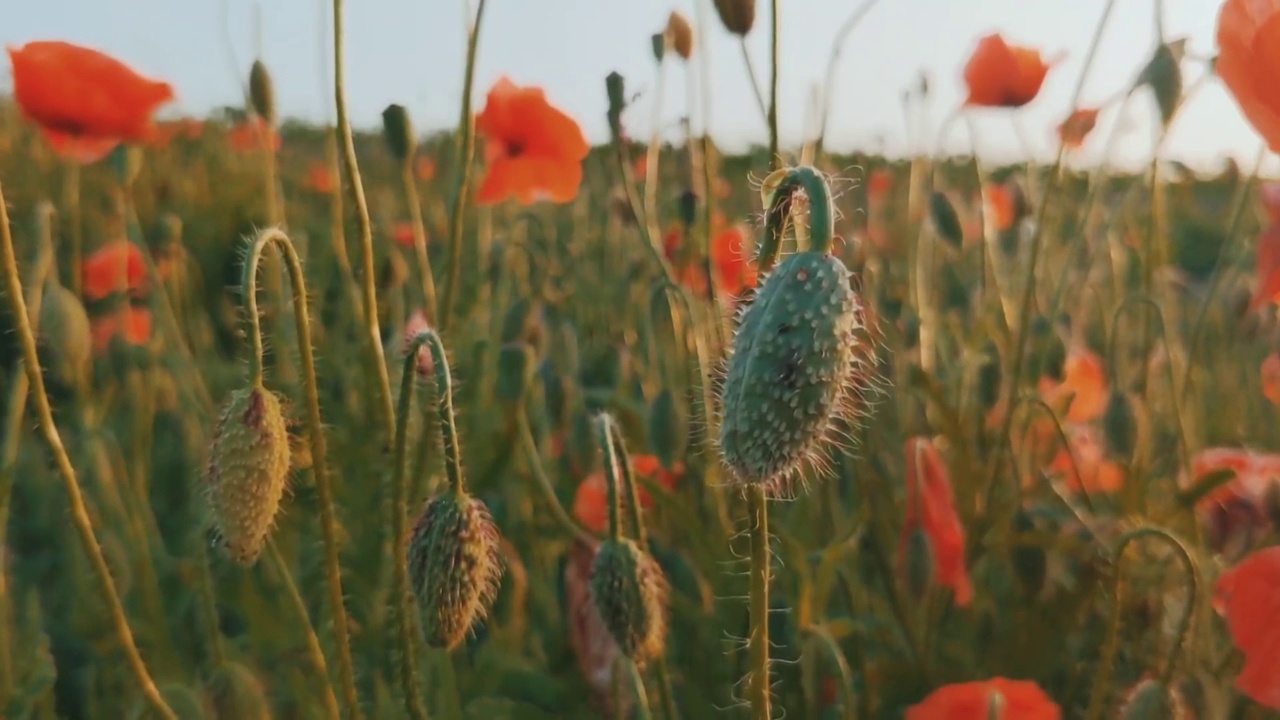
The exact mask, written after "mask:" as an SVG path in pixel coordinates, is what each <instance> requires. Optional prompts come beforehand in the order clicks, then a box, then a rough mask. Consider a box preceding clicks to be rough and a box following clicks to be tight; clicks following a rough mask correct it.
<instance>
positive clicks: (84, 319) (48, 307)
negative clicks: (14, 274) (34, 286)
mask: <svg viewBox="0 0 1280 720" xmlns="http://www.w3.org/2000/svg"><path fill="white" fill-rule="evenodd" d="M39 350H40V361H41V364H42V365H43V366H44V367H45V372H46V374H47V375H48V377H49V379H50V380H52V381H54V382H56V383H57V384H58V385H62V386H65V387H69V388H74V387H80V386H81V385H82V384H83V383H85V382H87V381H88V379H89V367H90V363H91V361H92V350H93V346H92V343H91V340H90V330H89V315H88V314H87V313H85V310H84V305H82V304H81V303H80V298H78V297H76V294H75V293H74V292H72V291H71V290H68V289H67V288H65V287H63V286H62V285H61V284H60V283H59V282H58V281H57V279H56V278H53V277H51V278H50V279H49V281H48V282H46V283H45V286H44V299H43V301H42V302H41V304H40V343H39Z"/></svg>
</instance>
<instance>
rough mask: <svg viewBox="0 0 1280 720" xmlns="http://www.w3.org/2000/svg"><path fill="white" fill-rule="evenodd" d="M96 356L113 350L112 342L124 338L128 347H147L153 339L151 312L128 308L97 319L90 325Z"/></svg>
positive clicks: (145, 309)
mask: <svg viewBox="0 0 1280 720" xmlns="http://www.w3.org/2000/svg"><path fill="white" fill-rule="evenodd" d="M89 333H90V338H91V339H92V342H93V352H94V354H95V355H102V354H103V353H106V352H107V350H108V349H110V348H111V341H112V340H114V339H115V338H117V337H119V338H122V339H123V340H124V342H125V344H127V345H133V346H139V345H146V344H147V341H148V340H150V339H151V311H150V310H148V309H147V308H136V307H133V306H128V307H124V308H121V309H120V310H118V311H113V312H110V313H107V314H106V315H102V316H100V317H96V318H94V319H93V320H92V322H91V323H90V325H89Z"/></svg>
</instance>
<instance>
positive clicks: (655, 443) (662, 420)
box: [649, 388, 688, 468]
mask: <svg viewBox="0 0 1280 720" xmlns="http://www.w3.org/2000/svg"><path fill="white" fill-rule="evenodd" d="M687 439H688V433H687V432H686V428H685V422H684V414H683V413H682V412H681V411H680V406H679V405H678V404H677V403H676V396H675V393H673V392H671V390H670V389H668V388H663V390H662V391H661V392H659V393H658V394H657V395H656V396H655V397H654V398H653V403H652V404H650V405H649V446H650V447H652V448H653V454H654V455H657V456H658V460H660V461H661V462H662V466H663V467H668V468H669V467H675V463H676V461H677V460H679V459H680V457H681V456H682V455H683V454H684V448H685V442H686V441H687Z"/></svg>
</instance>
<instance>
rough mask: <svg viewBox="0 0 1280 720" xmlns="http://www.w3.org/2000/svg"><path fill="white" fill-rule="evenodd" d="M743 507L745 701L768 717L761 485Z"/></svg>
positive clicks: (765, 527) (756, 715)
mask: <svg viewBox="0 0 1280 720" xmlns="http://www.w3.org/2000/svg"><path fill="white" fill-rule="evenodd" d="M746 493H747V507H748V513H749V514H750V519H751V528H750V534H751V593H750V615H751V636H750V637H749V638H748V639H747V652H748V655H749V660H748V662H749V663H750V670H749V671H748V672H749V673H750V674H749V675H748V679H747V683H748V684H747V700H748V701H749V702H750V703H751V718H752V720H769V717H770V707H769V705H770V699H769V688H770V683H769V574H770V570H771V568H770V562H771V558H770V556H769V506H768V504H767V500H766V498H765V492H764V486H763V485H760V484H758V483H757V484H752V485H748V486H747V489H746Z"/></svg>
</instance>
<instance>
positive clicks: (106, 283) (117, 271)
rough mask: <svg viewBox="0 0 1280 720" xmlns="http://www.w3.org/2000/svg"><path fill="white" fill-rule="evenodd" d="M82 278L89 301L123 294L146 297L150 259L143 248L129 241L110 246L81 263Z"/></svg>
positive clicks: (109, 244)
mask: <svg viewBox="0 0 1280 720" xmlns="http://www.w3.org/2000/svg"><path fill="white" fill-rule="evenodd" d="M80 275H81V287H82V288H83V290H82V294H83V295H84V299H85V301H86V302H90V303H92V302H96V301H98V300H102V299H104V298H106V297H109V296H111V295H113V294H115V293H117V292H122V291H123V292H126V293H128V294H129V295H131V296H134V297H142V296H144V295H145V294H146V286H147V263H146V259H145V258H144V257H143V256H142V248H140V247H138V246H137V245H134V244H133V243H131V242H129V241H127V240H117V241H115V242H111V243H107V244H106V245H103V246H102V247H101V248H99V249H98V250H96V251H94V252H93V253H92V254H91V255H89V256H88V257H86V258H85V259H84V261H83V262H82V263H81V266H80Z"/></svg>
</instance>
